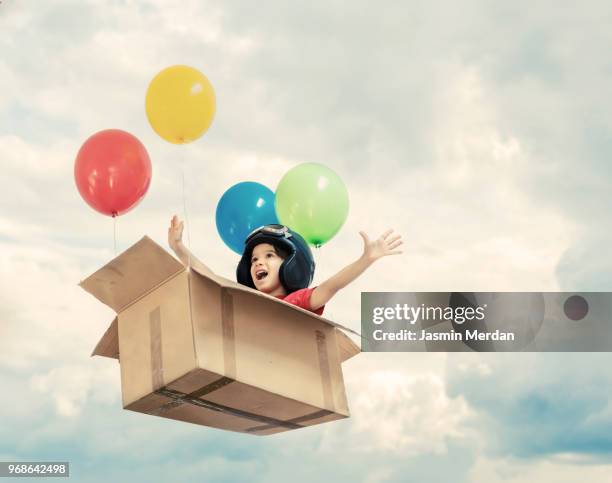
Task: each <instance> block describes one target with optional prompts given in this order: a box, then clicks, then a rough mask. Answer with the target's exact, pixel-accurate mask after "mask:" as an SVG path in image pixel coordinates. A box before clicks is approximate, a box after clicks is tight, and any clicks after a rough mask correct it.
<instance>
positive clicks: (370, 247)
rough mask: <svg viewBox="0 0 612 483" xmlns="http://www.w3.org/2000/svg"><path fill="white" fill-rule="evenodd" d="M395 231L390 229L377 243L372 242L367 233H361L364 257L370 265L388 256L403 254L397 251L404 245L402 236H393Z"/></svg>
mask: <svg viewBox="0 0 612 483" xmlns="http://www.w3.org/2000/svg"><path fill="white" fill-rule="evenodd" d="M392 233H393V230H392V229H389V230H387V231H386V232H384V233H383V234H382V235H381V236H380V238H378V239H377V240H375V241H370V239H369V238H368V235H366V234H365V232H363V231H360V232H359V234H360V235H361V238H363V257H364V258H365V259H366V260H367V261H368V262H370V263H372V262H374V261H376V260H378V259H379V258H382V257H386V256H387V255H399V254H400V253H402V252H401V251H399V250H396V248H397V247H399V246H400V245H401V244H402V240H401V238H402V236H401V235H392Z"/></svg>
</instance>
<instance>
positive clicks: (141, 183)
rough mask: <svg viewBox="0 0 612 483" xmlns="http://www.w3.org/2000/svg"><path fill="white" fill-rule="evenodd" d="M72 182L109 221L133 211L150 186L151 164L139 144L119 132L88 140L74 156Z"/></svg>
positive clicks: (137, 141)
mask: <svg viewBox="0 0 612 483" xmlns="http://www.w3.org/2000/svg"><path fill="white" fill-rule="evenodd" d="M74 180H75V181H76V185H77V188H78V189H79V193H80V194H81V196H82V197H83V199H84V200H85V201H86V202H87V204H88V205H89V206H91V207H92V208H93V209H94V210H96V211H99V212H100V213H103V214H104V215H109V216H112V217H115V216H119V215H122V214H124V213H126V212H128V211H130V210H131V209H132V208H134V207H135V206H136V205H137V204H138V203H139V202H140V201H141V200H142V198H144V195H145V194H146V193H147V190H148V189H149V185H150V184H151V160H150V159H149V155H148V153H147V150H146V149H145V147H144V146H143V145H142V143H141V142H140V141H139V140H138V139H137V138H136V137H134V136H132V135H131V134H130V133H127V132H125V131H121V130H119V129H108V130H106V131H100V132H98V133H96V134H94V135H93V136H91V137H90V138H89V139H88V140H87V141H85V143H84V144H83V146H81V149H80V150H79V154H77V157H76V161H75V163H74Z"/></svg>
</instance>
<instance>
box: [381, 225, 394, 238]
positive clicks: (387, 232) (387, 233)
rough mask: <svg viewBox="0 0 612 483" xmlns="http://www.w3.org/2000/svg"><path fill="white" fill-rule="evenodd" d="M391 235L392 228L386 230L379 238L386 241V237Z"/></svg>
mask: <svg viewBox="0 0 612 483" xmlns="http://www.w3.org/2000/svg"><path fill="white" fill-rule="evenodd" d="M391 233H393V228H389V229H388V230H387V231H386V232H384V233H383V234H382V236H381V238H382V239H383V240H386V239H387V237H388V236H389V235H390V234H391Z"/></svg>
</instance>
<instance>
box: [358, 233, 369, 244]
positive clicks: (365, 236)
mask: <svg viewBox="0 0 612 483" xmlns="http://www.w3.org/2000/svg"><path fill="white" fill-rule="evenodd" d="M359 234H360V235H361V238H363V242H364V243H365V244H366V245H367V244H368V243H370V238H369V237H368V235H366V232H365V231H360V232H359Z"/></svg>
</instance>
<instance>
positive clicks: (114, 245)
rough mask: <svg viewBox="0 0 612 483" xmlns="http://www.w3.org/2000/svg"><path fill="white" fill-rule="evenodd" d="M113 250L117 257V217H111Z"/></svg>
mask: <svg viewBox="0 0 612 483" xmlns="http://www.w3.org/2000/svg"><path fill="white" fill-rule="evenodd" d="M113 250H115V256H117V217H116V216H114V215H113Z"/></svg>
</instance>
